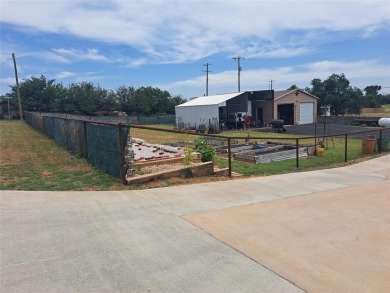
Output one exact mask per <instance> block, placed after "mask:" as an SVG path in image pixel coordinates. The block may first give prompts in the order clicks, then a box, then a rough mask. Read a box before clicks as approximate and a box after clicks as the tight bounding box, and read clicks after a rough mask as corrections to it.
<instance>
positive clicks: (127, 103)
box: [116, 85, 136, 115]
mask: <svg viewBox="0 0 390 293" xmlns="http://www.w3.org/2000/svg"><path fill="white" fill-rule="evenodd" d="M116 98H117V101H118V107H119V110H120V111H123V112H125V113H127V114H128V115H131V114H133V113H135V112H136V107H135V89H134V87H132V86H128V87H127V86H124V85H122V86H120V87H119V88H118V89H117V90H116Z"/></svg>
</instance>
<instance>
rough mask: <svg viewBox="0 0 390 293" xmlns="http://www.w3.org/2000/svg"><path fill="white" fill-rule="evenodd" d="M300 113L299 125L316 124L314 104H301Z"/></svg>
mask: <svg viewBox="0 0 390 293" xmlns="http://www.w3.org/2000/svg"><path fill="white" fill-rule="evenodd" d="M299 106H300V110H299V111H300V112H299V114H300V115H299V117H300V119H299V124H307V123H313V122H314V117H313V116H314V115H313V114H314V103H301V104H300V105H299Z"/></svg>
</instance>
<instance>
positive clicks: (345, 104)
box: [308, 74, 362, 116]
mask: <svg viewBox="0 0 390 293" xmlns="http://www.w3.org/2000/svg"><path fill="white" fill-rule="evenodd" d="M311 86H312V87H311V88H309V89H308V92H309V93H311V94H312V95H315V96H316V97H318V98H319V103H318V106H319V108H320V107H321V106H330V112H331V114H332V115H334V116H339V115H344V114H347V113H349V114H359V113H360V110H361V104H360V97H361V96H362V92H361V90H359V89H357V88H352V87H351V86H350V83H349V80H348V79H347V78H346V77H345V75H344V74H332V75H331V76H329V77H328V78H327V79H326V80H324V81H323V82H322V81H321V80H320V79H318V78H315V79H313V80H312V81H311Z"/></svg>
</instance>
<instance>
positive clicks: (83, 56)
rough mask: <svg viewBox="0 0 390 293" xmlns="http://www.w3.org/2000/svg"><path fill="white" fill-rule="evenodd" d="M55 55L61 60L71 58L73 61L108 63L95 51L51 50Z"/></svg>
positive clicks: (104, 57) (105, 58) (106, 59)
mask: <svg viewBox="0 0 390 293" xmlns="http://www.w3.org/2000/svg"><path fill="white" fill-rule="evenodd" d="M52 50H53V51H54V52H55V53H57V54H58V55H59V56H61V57H62V58H65V57H64V56H66V57H67V58H71V59H73V60H92V61H99V62H108V61H109V60H108V58H107V57H106V56H104V55H101V54H99V50H97V49H87V50H86V51H83V50H80V49H74V48H71V49H64V48H59V49H52Z"/></svg>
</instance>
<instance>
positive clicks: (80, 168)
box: [62, 166, 92, 172]
mask: <svg viewBox="0 0 390 293" xmlns="http://www.w3.org/2000/svg"><path fill="white" fill-rule="evenodd" d="M62 170H64V171H68V172H75V171H91V170H92V167H91V166H74V167H63V168H62Z"/></svg>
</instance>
